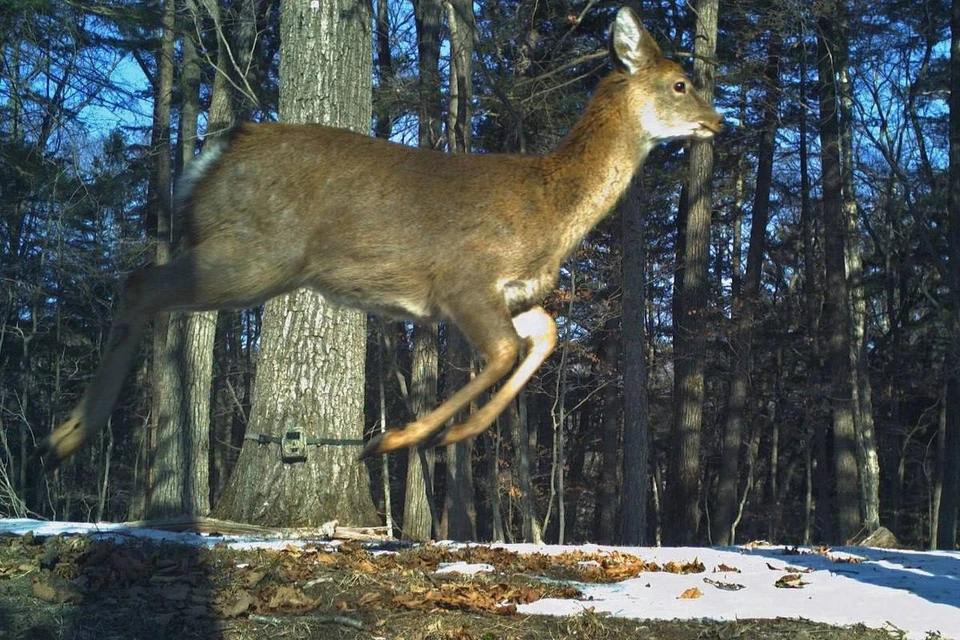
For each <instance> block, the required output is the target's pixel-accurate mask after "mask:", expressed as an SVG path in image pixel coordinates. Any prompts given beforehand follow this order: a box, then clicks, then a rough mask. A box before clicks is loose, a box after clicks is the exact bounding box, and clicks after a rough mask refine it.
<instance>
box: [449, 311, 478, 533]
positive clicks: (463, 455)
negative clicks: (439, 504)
mask: <svg viewBox="0 0 960 640" xmlns="http://www.w3.org/2000/svg"><path fill="white" fill-rule="evenodd" d="M472 360H473V358H472V356H471V348H470V345H469V343H467V339H466V338H464V337H463V335H462V334H461V333H460V330H459V329H457V328H456V327H454V326H453V325H451V324H448V325H447V366H448V369H447V380H446V384H445V385H444V386H445V387H446V388H447V392H448V393H450V392H451V390H453V391H455V390H457V389H460V388H462V387H463V386H464V385H465V384H466V383H467V380H468V379H469V376H470V371H471V369H472V367H471V362H472ZM474 408H475V407H473V406H471V407H470V408H469V410H470V411H473V410H474ZM461 417H462V416H460V415H458V416H457V417H456V418H454V424H456V423H457V422H460V418H461ZM472 452H473V438H470V439H468V440H465V441H463V442H458V443H456V444H451V445H448V446H447V448H446V458H447V467H446V471H447V473H446V488H447V493H446V501H445V502H444V510H443V512H444V519H443V523H442V527H441V528H442V535H443V537H444V538H448V539H450V540H476V539H477V523H476V517H477V509H476V506H475V504H474V500H473V495H474V492H473V461H472Z"/></svg>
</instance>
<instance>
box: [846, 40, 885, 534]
mask: <svg viewBox="0 0 960 640" xmlns="http://www.w3.org/2000/svg"><path fill="white" fill-rule="evenodd" d="M837 46H838V47H843V51H841V52H840V55H839V56H838V58H837V59H838V60H844V61H845V60H847V59H848V58H849V52H848V51H847V49H848V47H849V44H848V43H847V39H846V37H842V38H841V39H840V40H839V41H838V43H837ZM837 87H838V89H839V93H840V95H839V98H840V159H841V163H842V166H841V172H842V189H843V211H844V218H845V221H846V225H847V228H846V231H847V234H848V236H847V237H848V239H849V241H848V242H847V243H846V246H845V250H846V268H847V282H848V284H849V287H850V303H849V304H850V330H851V340H850V371H851V375H852V380H853V383H852V392H853V413H854V425H855V428H856V433H857V464H858V465H859V467H860V485H859V486H860V511H861V513H862V515H863V526H864V529H865V530H866V532H867V533H871V532H873V531H875V530H876V529H877V528H878V527H879V526H880V459H879V456H878V455H877V442H876V436H875V435H874V433H875V429H874V422H873V388H872V387H871V385H870V368H869V362H868V361H867V357H868V351H867V343H868V335H867V297H866V292H865V291H864V284H863V256H862V254H861V251H860V242H858V240H857V237H858V234H859V228H860V220H859V212H858V209H857V200H856V190H855V187H854V180H853V124H852V121H853V101H854V95H853V83H852V82H851V80H850V71H849V68H848V65H846V64H844V65H843V66H842V67H841V68H840V69H839V73H838V78H837Z"/></svg>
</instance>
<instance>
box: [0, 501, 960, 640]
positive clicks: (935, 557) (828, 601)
mask: <svg viewBox="0 0 960 640" xmlns="http://www.w3.org/2000/svg"><path fill="white" fill-rule="evenodd" d="M28 531H33V532H34V534H35V535H38V536H50V535H57V534H80V533H83V534H88V535H92V536H103V537H108V538H111V539H115V540H116V539H120V540H122V539H125V538H137V539H150V540H155V541H163V542H177V543H183V544H193V545H198V544H199V545H204V546H214V545H217V544H228V545H229V546H231V547H235V548H255V547H257V548H264V547H272V548H283V547H286V546H289V545H305V544H316V541H308V540H295V541H290V540H275V539H269V540H266V539H258V538H255V537H251V536H229V535H228V536H207V535H198V534H195V533H171V532H165V531H156V530H148V529H136V528H131V527H129V526H126V525H123V524H109V523H100V524H85V523H64V522H43V521H39V520H28V519H7V520H3V519H0V534H3V533H8V534H10V533H12V534H20V535H22V534H25V533H27V532H28ZM498 546H502V547H503V548H505V549H509V550H511V551H516V552H518V553H547V554H556V553H561V552H563V551H572V550H581V551H584V552H587V553H603V552H605V551H614V550H616V551H619V552H620V553H627V554H632V555H636V556H639V557H640V558H642V559H644V560H646V561H648V562H656V563H659V564H661V565H662V564H665V563H667V562H669V561H677V562H691V561H693V560H699V561H700V562H702V563H703V564H704V565H705V568H706V571H705V572H704V573H691V574H673V573H667V572H650V573H644V574H641V575H640V576H638V577H636V578H632V579H629V580H624V581H621V582H616V583H613V584H576V585H575V586H577V587H578V588H579V589H580V590H581V591H582V592H583V593H584V596H585V598H586V599H585V600H561V599H552V598H544V599H542V600H538V601H537V602H534V603H532V604H528V605H522V606H520V607H519V611H520V612H521V613H529V614H544V615H575V614H577V613H579V612H581V611H583V610H584V609H593V610H594V611H596V612H608V613H609V614H611V615H614V616H619V617H625V618H637V619H645V618H652V619H663V620H672V619H676V618H683V619H691V618H710V619H716V620H734V619H744V618H778V617H779V618H805V619H808V620H813V621H816V622H824V623H828V624H834V625H849V624H855V623H858V622H859V623H863V624H865V625H867V626H870V627H874V628H888V629H893V630H900V631H903V632H904V633H905V634H906V637H907V638H911V639H912V638H918V639H921V640H923V639H925V638H927V637H928V634H937V633H939V634H940V637H942V638H951V639H952V640H960V552H947V551H928V552H920V551H901V550H889V549H875V548H870V547H848V548H834V549H831V550H830V551H829V553H811V552H810V550H809V549H804V548H801V549H798V550H797V551H799V553H795V552H793V550H792V549H791V550H788V549H786V548H784V547H782V546H772V545H771V546H749V547H727V548H719V549H711V548H683V547H680V548H674V547H602V546H597V545H581V546H578V547H573V546H556V545H530V544H512V545H498ZM490 570H491V567H490V566H489V565H470V564H466V563H456V564H453V565H449V566H446V567H444V568H443V569H442V571H448V572H460V573H476V572H480V571H490ZM788 574H793V575H798V574H799V576H800V580H801V581H802V582H803V583H806V584H804V585H802V586H801V588H778V587H776V586H775V583H777V581H778V580H780V579H781V578H783V577H784V576H786V575H788ZM707 581H711V582H707ZM736 585H740V588H737V586H736ZM693 587H696V588H698V589H699V591H700V592H701V595H699V597H695V598H680V597H679V596H680V594H682V593H684V592H685V591H687V590H688V589H691V588H693ZM724 587H726V588H724ZM934 637H936V636H935V635H934Z"/></svg>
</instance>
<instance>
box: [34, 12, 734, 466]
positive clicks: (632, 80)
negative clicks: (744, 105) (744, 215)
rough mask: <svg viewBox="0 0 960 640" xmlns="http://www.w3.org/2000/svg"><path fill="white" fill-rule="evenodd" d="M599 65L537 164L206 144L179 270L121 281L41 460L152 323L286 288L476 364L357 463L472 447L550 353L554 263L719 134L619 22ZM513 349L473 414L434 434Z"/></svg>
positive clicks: (284, 145)
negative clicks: (114, 307)
mask: <svg viewBox="0 0 960 640" xmlns="http://www.w3.org/2000/svg"><path fill="white" fill-rule="evenodd" d="M610 58H611V60H612V62H613V66H614V69H613V71H612V72H611V73H610V74H609V75H607V76H606V78H604V79H603V80H602V81H601V82H600V84H599V86H598V88H597V90H596V93H595V95H594V97H593V99H592V100H591V101H590V103H589V104H588V105H587V108H586V110H585V112H584V114H583V116H582V117H581V118H580V121H579V122H578V123H577V124H576V126H574V128H573V129H572V130H571V131H570V133H569V135H568V136H567V137H566V139H565V140H564V141H563V142H562V143H561V144H560V146H559V148H558V149H557V150H556V151H554V152H553V153H551V154H549V155H547V156H543V157H535V156H517V155H496V154H490V155H462V154H457V155H451V154H444V153H441V152H438V151H432V150H425V149H416V148H410V147H405V146H401V145H397V144H393V143H390V142H388V141H385V140H379V139H375V138H370V137H367V136H363V135H359V134H356V133H351V132H348V131H343V130H339V129H332V128H329V127H324V126H319V125H293V124H276V123H274V124H245V125H242V126H240V127H238V128H236V129H235V130H234V131H233V132H232V133H231V134H230V135H229V136H227V137H226V138H224V139H221V140H218V141H217V142H214V143H212V144H211V145H210V146H209V148H208V149H206V150H205V151H204V152H203V153H202V154H201V155H200V156H199V158H198V159H197V161H195V162H193V163H192V164H191V166H190V167H189V168H188V170H187V171H186V173H185V175H184V176H183V178H182V179H181V181H180V183H179V185H178V194H177V197H176V206H177V210H178V213H179V214H180V215H181V216H182V219H183V220H184V222H185V224H186V233H185V240H184V243H183V246H182V247H181V250H180V252H179V254H178V255H177V256H176V257H175V258H174V259H173V260H172V261H170V262H169V263H167V264H163V265H158V266H152V267H147V268H144V269H141V270H139V271H136V272H135V273H134V274H133V275H132V276H131V277H130V278H129V280H128V281H127V283H126V285H125V288H124V290H123V294H122V299H121V301H120V304H119V309H118V312H117V316H116V319H115V321H114V325H113V329H112V331H111V336H110V339H109V342H108V345H107V348H106V351H105V353H104V355H103V360H102V362H101V363H100V367H99V369H98V370H97V372H96V375H95V376H94V377H93V379H92V381H91V382H90V384H89V386H88V388H87V390H86V392H85V394H84V396H83V398H82V400H81V401H80V403H79V404H78V405H77V406H76V408H74V409H73V411H72V412H71V414H70V416H69V418H68V419H67V420H66V421H65V422H63V423H62V424H61V425H60V426H58V427H57V428H56V430H54V431H53V432H52V433H51V434H50V435H49V436H48V437H47V438H46V439H45V440H44V441H43V443H42V444H41V453H42V454H43V455H44V458H45V461H46V462H48V463H50V464H52V465H55V464H58V463H59V462H60V461H62V460H64V459H65V458H67V457H68V456H70V455H71V454H73V453H74V452H75V451H76V450H77V448H78V447H80V446H81V445H82V444H83V443H84V442H86V441H87V440H89V439H90V438H91V437H92V436H93V435H94V434H96V433H97V432H98V431H99V430H100V429H101V428H102V427H103V425H104V424H105V423H106V421H107V418H108V417H109V415H110V413H111V412H112V410H113V406H114V404H115V403H116V400H117V396H118V394H119V392H120V388H121V385H122V384H123V380H124V378H125V377H126V375H127V371H128V370H129V368H130V363H131V361H132V360H133V358H134V354H135V351H136V345H137V341H138V339H139V337H140V334H141V333H142V331H143V329H144V327H145V326H146V325H147V323H148V322H149V321H150V320H151V318H152V317H153V316H155V315H156V314H157V313H160V312H162V311H170V310H186V311H200V310H208V309H223V308H231V307H232V308H236V307H246V306H251V305H256V304H259V303H261V302H264V301H266V300H267V299H269V298H272V297H274V296H277V295H280V294H282V293H286V292H289V291H292V290H294V289H297V288H300V287H308V288H310V289H313V290H315V291H317V292H319V293H321V294H323V295H324V296H325V297H327V298H328V299H331V300H334V301H339V302H340V303H343V304H345V305H349V306H352V307H356V308H359V309H364V310H367V311H371V312H375V313H380V314H386V315H389V316H395V317H400V318H409V319H412V320H414V321H418V322H427V321H432V320H435V319H438V318H446V319H448V320H449V321H450V322H452V323H453V324H455V325H456V326H457V327H458V328H459V329H460V331H462V332H463V334H464V336H466V338H467V340H468V341H469V342H470V343H471V344H472V345H473V346H474V347H476V348H477V349H478V350H479V351H480V352H481V353H482V354H483V356H484V358H485V359H486V366H485V367H484V369H483V370H482V371H481V372H480V373H479V374H478V375H477V376H476V377H475V378H473V379H472V380H471V381H470V382H469V383H467V384H466V385H465V386H464V387H463V388H461V389H460V390H459V391H457V392H456V393H454V394H453V395H452V396H450V397H449V398H448V399H447V400H446V401H445V402H443V403H442V404H441V405H440V406H438V407H437V408H436V409H435V410H434V411H433V412H432V413H430V414H429V415H427V416H426V417H424V418H421V419H419V420H417V421H415V422H412V423H410V424H408V425H406V426H405V427H403V428H400V429H393V430H390V431H387V432H386V433H385V434H383V435H380V436H378V437H375V438H373V439H372V440H371V441H370V442H369V444H368V445H367V447H366V448H365V449H364V452H363V454H362V455H363V456H367V455H371V454H376V453H385V452H388V451H394V450H396V449H400V448H403V447H411V446H414V445H418V444H421V443H425V442H432V443H433V444H450V443H453V442H458V441H460V440H463V439H464V438H468V437H470V436H473V435H476V434H478V433H480V432H482V431H483V430H484V429H486V428H487V427H488V426H489V425H490V424H491V423H492V422H493V420H494V419H495V418H496V417H497V416H498V415H499V414H500V413H501V412H502V411H503V410H504V409H505V408H506V407H507V405H508V404H509V403H510V401H511V400H513V399H514V398H515V397H516V395H517V394H518V393H519V392H520V390H521V389H522V388H523V386H524V384H526V383H527V381H528V380H529V379H530V377H531V376H532V375H533V374H534V372H535V371H536V370H537V369H538V368H539V367H540V365H541V364H543V362H544V360H546V358H547V356H548V355H549V354H550V352H551V351H552V350H553V348H554V346H555V344H556V325H555V324H554V321H553V319H552V318H551V317H550V315H549V314H548V313H547V312H546V311H545V310H544V309H543V308H542V307H540V306H538V303H539V302H540V300H541V299H542V298H543V297H544V296H545V295H546V294H547V293H548V292H549V291H550V290H551V289H553V288H554V286H555V285H556V282H557V278H558V273H559V270H560V265H561V263H562V262H563V260H564V259H565V258H567V257H568V256H569V255H570V254H571V253H572V252H573V251H574V250H575V248H576V247H577V245H578V244H579V243H580V242H581V241H582V240H583V238H584V236H586V235H587V233H588V232H589V231H590V230H591V229H592V228H593V227H594V226H595V225H596V224H597V223H598V222H599V221H600V220H601V219H603V218H604V217H605V216H606V215H607V213H608V212H609V211H610V210H611V209H612V208H613V207H614V205H615V204H616V202H617V200H618V199H619V198H620V196H621V194H622V193H623V192H624V190H625V189H626V188H627V186H628V185H629V183H630V180H631V178H632V176H633V174H634V173H635V172H636V171H637V169H638V168H639V167H640V165H641V164H642V163H643V161H644V159H645V158H646V157H647V154H648V153H649V152H650V150H651V149H653V147H654V146H655V145H656V144H658V143H659V142H661V141H664V140H673V139H678V138H694V139H700V140H706V139H709V138H711V137H713V135H714V134H715V133H717V132H719V131H720V129H721V126H722V125H721V116H720V115H719V114H718V113H717V112H716V111H715V110H714V109H713V107H711V106H710V105H709V104H707V103H706V102H704V101H703V100H702V99H701V98H700V97H698V96H697V94H696V93H695V92H694V91H693V86H692V84H691V82H690V80H689V79H688V78H687V77H686V76H685V75H684V74H683V71H682V69H681V68H680V66H679V65H677V64H676V63H675V62H671V61H669V60H667V59H666V58H664V56H663V54H662V52H661V51H660V48H659V47H658V46H657V44H656V42H654V40H653V38H652V37H651V36H650V34H649V33H648V32H647V31H646V29H644V27H643V25H642V24H641V23H640V20H639V18H638V17H637V15H636V14H635V13H634V12H633V11H632V10H631V9H629V8H626V7H624V8H622V9H620V10H619V12H618V13H617V16H616V20H615V22H614V23H613V27H612V30H611V38H610ZM524 347H526V354H525V356H524V357H523V359H522V361H521V362H520V365H519V366H518V367H517V368H516V369H515V370H514V371H513V373H512V375H510V377H509V378H508V379H507V381H506V383H505V384H503V386H501V387H500V389H499V390H498V391H497V392H496V393H494V394H493V397H492V398H491V399H490V400H489V401H488V402H487V404H486V405H484V406H483V407H482V408H481V409H480V410H479V411H477V412H476V413H474V414H473V415H472V416H470V417H469V418H468V419H467V420H466V421H465V422H463V423H461V424H457V425H455V426H453V427H451V428H449V429H448V430H446V431H443V427H444V425H445V424H446V423H447V422H448V421H449V420H450V419H451V418H453V416H454V415H455V414H456V413H457V412H458V411H459V410H460V409H462V408H463V407H465V406H467V405H468V404H469V403H470V402H471V401H472V400H474V399H476V398H477V397H479V396H480V394H482V393H483V392H484V391H485V390H486V389H488V388H490V387H491V386H492V385H493V384H494V383H496V382H497V381H499V380H501V379H502V378H503V377H504V376H506V375H507V374H508V373H510V371H511V369H513V368H514V365H515V363H516V360H517V358H518V356H519V355H520V353H521V350H522V348H524Z"/></svg>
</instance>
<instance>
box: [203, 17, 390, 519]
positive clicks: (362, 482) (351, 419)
mask: <svg viewBox="0 0 960 640" xmlns="http://www.w3.org/2000/svg"><path fill="white" fill-rule="evenodd" d="M371 15H372V14H371V7H370V5H369V3H368V2H367V1H366V0H331V1H329V2H323V3H319V5H311V4H310V3H304V2H300V1H298V0H282V2H281V6H280V17H281V18H280V35H281V55H280V87H281V91H280V118H281V120H283V121H286V122H317V121H319V122H322V123H325V124H332V125H336V126H341V127H346V128H351V129H354V130H356V131H361V132H366V131H368V130H369V127H370V119H371V110H370V109H371V106H370V105H371V84H370V78H371V74H372V64H373V61H372V50H371V42H372V40H371V36H372V34H371V32H370V28H371V27H370V25H371ZM365 348H366V316H365V315H364V314H363V313H360V312H358V311H354V310H348V309H342V308H336V307H333V306H331V305H330V304H329V303H327V302H326V301H325V300H324V299H323V298H322V297H321V296H319V295H317V294H315V293H313V292H309V291H303V290H301V291H297V292H295V293H293V294H289V295H285V296H282V297H280V298H277V299H274V300H272V301H270V302H268V303H267V305H266V307H265V309H264V318H263V331H262V347H261V353H260V360H259V362H258V367H257V378H256V383H255V387H254V391H253V406H252V408H251V415H250V424H249V427H248V430H249V431H250V432H252V433H258V434H271V435H281V434H282V433H283V432H284V431H286V430H287V429H290V428H302V429H303V430H304V435H305V436H306V437H318V436H319V437H327V438H334V439H345V440H358V439H360V438H361V436H362V433H363V400H364V382H363V381H364V352H365ZM358 451H359V449H358V448H357V447H355V446H321V447H310V449H309V451H308V457H307V460H306V461H305V462H297V463H293V464H287V463H283V462H281V460H280V458H279V455H278V451H277V449H276V445H259V444H256V443H255V442H253V441H251V440H246V441H245V442H244V446H243V449H242V451H241V453H240V459H239V460H238V462H237V467H236V469H235V470H234V473H233V476H232V477H231V479H230V482H229V484H228V486H227V488H226V490H225V492H224V495H223V497H222V499H221V501H220V504H219V505H218V507H217V513H218V514H219V515H220V516H221V517H226V518H231V519H234V520H241V521H246V522H255V523H259V524H268V525H278V524H284V525H294V524H309V525H314V524H320V523H322V522H324V521H327V520H332V519H337V520H339V521H340V522H343V523H349V524H357V525H368V524H373V523H375V522H376V521H377V520H378V518H377V515H376V512H375V510H374V506H373V502H372V500H371V498H370V493H369V490H368V486H367V485H368V479H367V474H366V468H365V467H364V466H363V465H359V464H357V463H356V454H357V452H358Z"/></svg>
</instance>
